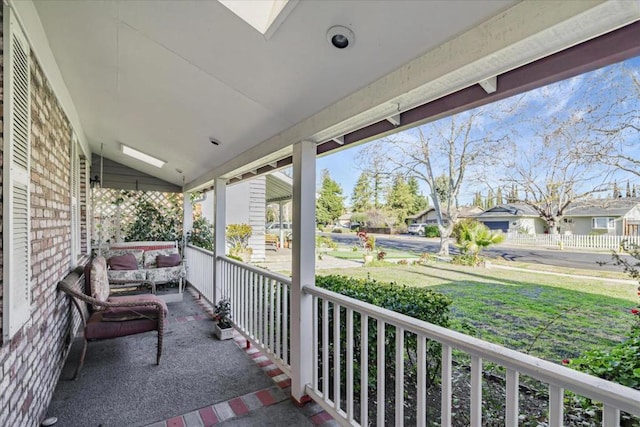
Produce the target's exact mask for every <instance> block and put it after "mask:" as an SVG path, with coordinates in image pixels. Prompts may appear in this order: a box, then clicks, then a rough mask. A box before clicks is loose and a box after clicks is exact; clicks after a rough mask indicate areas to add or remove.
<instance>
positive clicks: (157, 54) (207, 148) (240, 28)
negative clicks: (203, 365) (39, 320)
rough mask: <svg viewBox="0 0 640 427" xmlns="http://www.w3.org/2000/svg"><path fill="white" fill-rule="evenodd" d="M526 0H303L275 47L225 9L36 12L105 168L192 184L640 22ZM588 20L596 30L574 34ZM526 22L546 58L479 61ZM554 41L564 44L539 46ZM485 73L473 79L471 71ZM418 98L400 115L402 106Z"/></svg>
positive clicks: (88, 7) (48, 8) (592, 5)
mask: <svg viewBox="0 0 640 427" xmlns="http://www.w3.org/2000/svg"><path fill="white" fill-rule="evenodd" d="M19 3H20V2H15V1H12V4H15V5H16V7H17V8H18V9H20V8H21V7H22V6H20V5H19ZM516 3H518V2H517V1H515V0H485V1H447V2H427V1H400V0H396V1H331V0H326V1H304V0H302V1H299V2H298V3H296V4H295V7H293V9H292V10H291V12H290V13H289V15H288V16H287V17H286V19H284V22H282V24H281V25H280V26H279V27H278V28H277V30H276V31H275V33H273V34H272V35H270V37H269V38H265V37H264V36H263V35H262V34H260V33H259V32H257V31H256V30H255V29H253V28H252V27H250V26H249V25H248V24H246V23H245V22H244V21H242V20H241V19H240V18H238V17H237V16H236V15H234V14H233V13H232V12H230V11H229V10H228V9H227V8H226V7H224V6H222V5H221V4H219V3H218V2H217V1H206V2H202V1H161V2H153V1H135V2H134V1H115V0H114V1H109V0H108V1H102V2H94V1H86V2H78V1H66V0H64V1H63V0H46V1H45V0H35V1H34V4H35V9H36V11H37V14H38V15H39V19H40V21H41V23H42V27H43V29H44V32H45V35H46V38H47V40H48V44H49V46H50V47H51V50H52V51H53V54H54V57H55V61H56V62H57V65H58V67H59V68H60V71H61V74H62V77H63V79H64V82H65V84H66V86H67V88H68V91H69V93H70V95H71V98H72V100H73V104H74V105H75V108H76V110H77V111H78V115H79V121H80V124H81V126H82V128H83V131H84V134H85V136H86V140H87V141H88V143H89V146H90V148H91V150H92V151H93V152H96V153H97V152H100V145H101V144H104V148H103V152H104V156H105V157H106V158H108V159H112V160H114V161H117V162H119V163H122V164H124V165H127V166H129V167H132V168H135V169H138V170H140V171H142V172H145V173H147V174H150V175H153V176H156V177H158V178H160V179H163V180H165V181H168V182H172V183H174V184H176V185H181V184H182V183H183V177H182V174H181V173H180V172H178V171H177V169H178V170H181V171H183V173H184V175H185V176H186V181H187V182H191V185H188V187H203V186H206V185H207V182H209V181H210V180H211V178H213V177H216V176H228V177H233V176H234V175H233V174H232V172H233V170H234V169H238V168H241V167H243V166H245V165H247V164H249V165H250V167H252V168H255V167H257V166H261V165H264V164H267V163H269V162H273V161H274V160H277V159H278V158H281V157H284V156H286V155H287V154H288V153H289V152H290V150H289V148H288V147H289V146H290V144H291V143H292V142H296V141H299V140H302V139H312V137H314V136H315V137H316V138H318V139H322V138H329V139H330V138H332V137H334V136H340V135H344V133H346V132H347V131H353V130H356V129H358V128H361V127H362V126H364V125H366V124H370V123H372V122H373V121H375V120H380V116H381V115H382V116H384V115H385V114H386V115H387V116H389V115H391V112H389V111H390V110H389V106H390V105H391V106H392V107H393V108H395V109H396V110H399V109H405V110H406V109H408V108H411V107H414V106H416V105H419V104H420V103H424V102H426V101H428V100H431V99H434V97H440V96H443V95H446V94H448V93H451V92H452V91H453V90H458V89H460V88H462V87H465V86H468V85H470V84H474V83H476V82H477V81H479V80H475V81H474V80H473V79H474V78H476V77H477V76H476V75H475V74H478V73H482V74H483V75H484V76H485V78H486V77H490V76H491V75H495V73H496V72H498V71H500V72H504V71H507V70H508V69H510V68H513V67H515V66H519V65H522V64H523V63H526V62H530V61H532V60H534V59H537V58H539V57H540V56H541V55H542V56H544V55H548V54H549V53H552V52H553V51H557V50H558V49H559V48H561V47H567V46H569V45H572V44H575V43H578V42H580V41H583V40H586V39H588V38H590V37H594V36H596V35H598V34H601V33H603V32H606V31H608V30H611V29H613V28H615V27H616V26H620V25H623V24H625V23H628V22H633V20H637V19H638V18H639V17H640V6H638V3H636V2H624V1H614V2H609V3H610V5H608V6H607V7H608V8H611V11H612V13H609V14H607V16H614V15H615V19H610V20H608V21H607V20H606V19H601V15H602V13H600V12H599V13H596V12H595V10H596V9H597V8H599V7H602V5H601V4H600V2H598V1H593V2H544V3H541V2H532V3H529V4H524V5H520V4H516ZM525 3H527V2H525ZM611 4H612V5H614V6H611ZM514 5H516V6H514ZM509 8H511V9H509ZM518 8H519V9H518ZM532 11H537V12H536V13H535V14H533V15H531V16H526V15H527V14H530V13H531V12H532ZM613 11H616V13H613ZM621 11H622V12H621ZM586 15H591V17H589V18H588V19H586V21H587V22H591V23H592V25H587V24H586V23H584V22H583V25H578V26H575V25H574V26H573V27H571V28H572V30H567V31H565V30H563V27H561V24H562V23H563V22H565V21H569V20H571V19H572V18H574V17H576V16H586ZM488 19H491V20H490V22H489V24H487V23H486V22H485V21H487V20H488ZM536 19H537V21H536ZM608 19H609V18H608ZM483 22H484V24H483ZM521 22H534V23H535V24H530V25H529V24H528V25H529V26H530V27H531V28H528V29H527V31H528V32H529V33H530V34H531V36H527V35H526V34H525V33H526V32H527V31H522V34H518V35H517V37H520V38H521V39H522V40H528V41H530V42H531V43H533V44H534V45H535V46H533V47H536V46H537V48H536V49H528V50H526V54H520V55H514V54H513V52H507V51H506V49H503V50H504V52H502V53H503V59H505V60H503V61H497V62H496V61H495V58H492V59H491V61H488V57H485V58H484V59H487V62H485V63H480V62H478V61H479V60H480V59H482V55H488V54H486V53H485V52H484V49H485V48H487V46H491V48H492V49H494V51H497V50H499V49H498V48H499V47H500V46H497V45H500V43H510V42H505V40H510V37H512V32H513V31H512V32H509V31H511V30H513V29H514V28H516V29H518V28H519V27H522V25H521ZM333 25H345V26H348V27H350V28H351V29H352V30H353V31H354V33H355V39H356V41H355V45H353V47H351V48H349V49H345V50H342V51H341V50H337V49H335V48H333V47H331V46H330V44H329V43H328V42H327V38H326V33H327V30H328V29H329V28H330V27H331V26H333ZM483 25H484V26H483ZM534 27H535V28H534ZM574 27H575V28H574ZM473 30H475V31H476V33H474V34H469V33H467V36H466V37H467V38H466V39H464V37H463V36H465V34H463V33H464V32H465V31H473ZM545 30H550V31H547V32H546V34H545V37H546V38H547V39H548V40H560V39H562V42H561V43H563V44H564V45H563V46H559V45H557V44H556V45H554V44H553V43H551V44H550V45H548V46H547V45H543V44H541V41H543V39H536V38H535V37H533V36H534V35H535V34H539V33H542V32H544V31H545ZM494 31H495V32H494ZM516 32H517V31H516ZM472 36H473V37H475V38H472ZM461 37H462V38H461ZM514 37H515V36H514ZM452 40H458V41H459V42H460V43H459V44H458V45H455V46H454V45H449V44H447V43H449V42H451V41H452ZM474 40H475V41H474ZM514 40H515V38H514ZM474 43H476V44H474ZM494 44H496V46H493V45H494ZM513 46H515V41H514V42H513ZM465 47H466V49H465ZM503 47H506V46H503ZM519 49H520V51H521V52H525V50H524V49H523V47H520V48H519ZM487 50H490V49H488V48H487ZM430 52H431V53H433V52H435V54H432V55H431V56H426V55H427V54H428V53H430ZM506 54H508V55H506ZM438 55H439V57H440V58H445V59H446V60H445V61H444V62H446V64H443V63H442V61H439V62H437V61H435V60H434V59H435V58H437V57H438ZM507 57H508V59H509V61H507V60H506V58H507ZM416 58H418V59H420V58H423V59H424V60H422V61H421V62H419V63H416V62H415V59H416ZM412 60H414V62H413V63H412V64H413V65H407V64H409V63H410V61H412ZM472 62H473V63H474V64H475V68H474V69H467V68H465V67H466V66H467V65H473V64H471V63H472ZM412 66H414V67H415V70H414V69H412ZM402 67H405V68H404V70H403V69H402ZM394 70H396V74H395V75H394V77H393V79H389V80H388V81H386V82H385V80H384V78H385V76H390V75H391V74H390V73H392V72H393V71H394ZM397 70H400V71H397ZM416 70H417V73H416V75H418V77H419V78H416V77H415V76H414V74H413V73H414V71H416ZM456 70H457V71H459V74H456V75H454V74H455V73H454V71H456ZM478 70H481V71H478ZM403 73H404V74H403ZM474 73H475V74H474ZM492 73H494V74H492ZM447 75H450V77H451V78H450V79H449V80H446V81H443V80H438V79H437V78H436V77H442V76H447ZM374 82H375V85H373V84H374ZM429 83H431V87H430V88H429V90H426V91H425V90H418V91H413V92H411V93H409V89H418V88H420V87H421V85H424V84H429ZM372 93H373V94H375V96H372ZM405 93H407V94H408V95H407V97H405V98H403V99H404V100H406V105H404V104H403V106H402V107H401V105H400V102H399V98H398V99H397V95H399V94H405ZM392 101H393V102H392ZM396 101H398V103H397V104H396V103H395V102H396ZM390 103H391V104H390ZM388 110H389V111H388ZM367 111H368V112H369V113H370V114H369V116H367V115H364V116H362V117H360V116H358V115H360V114H361V113H365V112H367ZM210 137H214V138H216V139H218V140H220V141H221V142H222V143H221V145H220V146H214V145H212V144H211V143H210V142H209V138H210ZM312 140H313V139H312ZM325 140H326V139H325ZM318 142H319V141H318ZM120 143H125V144H127V145H130V146H132V147H134V148H136V149H138V150H140V151H143V152H146V153H149V154H152V155H154V156H157V157H159V158H161V159H163V160H167V161H168V163H167V164H166V165H165V166H164V167H163V168H161V169H157V168H154V167H152V166H145V165H144V164H141V163H140V162H138V161H136V160H133V159H130V158H128V157H126V156H124V155H123V154H122V153H121V152H120V151H119V147H120Z"/></svg>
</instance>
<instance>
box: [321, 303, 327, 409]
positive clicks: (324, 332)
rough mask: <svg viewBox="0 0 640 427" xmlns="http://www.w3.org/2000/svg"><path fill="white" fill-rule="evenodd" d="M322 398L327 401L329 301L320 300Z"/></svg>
mask: <svg viewBox="0 0 640 427" xmlns="http://www.w3.org/2000/svg"><path fill="white" fill-rule="evenodd" d="M322 397H323V398H324V400H325V402H328V401H329V301H327V300H326V299H323V300H322Z"/></svg>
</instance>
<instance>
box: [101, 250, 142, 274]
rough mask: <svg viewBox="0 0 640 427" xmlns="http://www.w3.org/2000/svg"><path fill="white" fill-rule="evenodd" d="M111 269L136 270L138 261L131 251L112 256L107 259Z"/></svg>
mask: <svg viewBox="0 0 640 427" xmlns="http://www.w3.org/2000/svg"><path fill="white" fill-rule="evenodd" d="M107 264H109V267H111V269H112V270H137V269H138V262H137V261H136V257H135V255H133V254H132V253H128V254H124V255H116V256H112V257H111V258H109V259H108V260H107Z"/></svg>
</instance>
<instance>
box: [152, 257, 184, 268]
mask: <svg viewBox="0 0 640 427" xmlns="http://www.w3.org/2000/svg"><path fill="white" fill-rule="evenodd" d="M156 264H157V265H158V268H164V267H175V266H177V265H180V254H171V255H158V256H157V257H156Z"/></svg>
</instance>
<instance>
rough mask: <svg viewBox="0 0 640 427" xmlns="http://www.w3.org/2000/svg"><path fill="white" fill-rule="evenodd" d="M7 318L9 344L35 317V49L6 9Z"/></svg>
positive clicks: (4, 324)
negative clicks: (32, 50)
mask: <svg viewBox="0 0 640 427" xmlns="http://www.w3.org/2000/svg"><path fill="white" fill-rule="evenodd" d="M4 14H5V15H4V22H3V30H4V31H3V33H4V34H5V37H4V42H3V49H4V53H5V57H4V60H5V68H4V70H5V80H4V86H3V90H4V96H5V100H7V102H5V103H4V105H3V115H4V117H5V120H4V125H3V126H4V128H3V131H4V135H5V138H4V143H3V144H4V145H3V150H4V158H3V165H2V169H3V172H2V173H3V183H2V184H3V185H2V186H3V192H4V194H3V196H4V197H3V200H4V204H3V213H2V221H3V230H4V233H3V263H4V269H3V283H4V288H3V300H2V303H3V313H2V338H3V341H4V342H6V341H8V340H10V339H11V338H13V336H14V335H15V334H16V333H17V332H18V331H19V330H20V329H21V328H22V326H23V325H24V324H25V323H26V322H27V321H28V320H29V318H30V316H31V244H30V237H31V236H30V233H31V212H30V208H29V206H30V205H31V202H30V191H29V186H30V182H31V176H30V171H31V114H30V111H31V86H30V75H31V68H30V49H29V43H28V42H27V39H26V38H25V36H24V34H23V33H22V30H21V29H20V26H19V25H18V22H17V20H16V18H15V17H14V15H13V13H12V10H11V8H4Z"/></svg>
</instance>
